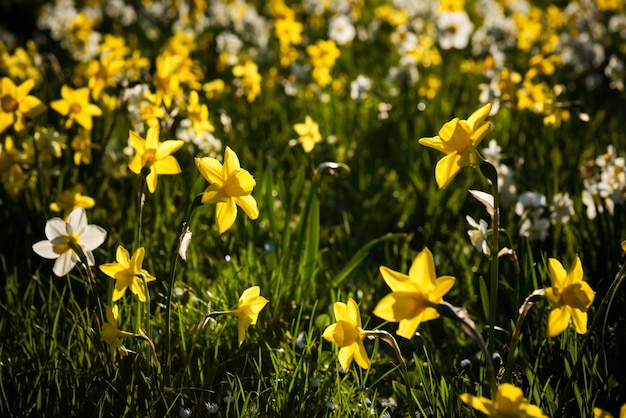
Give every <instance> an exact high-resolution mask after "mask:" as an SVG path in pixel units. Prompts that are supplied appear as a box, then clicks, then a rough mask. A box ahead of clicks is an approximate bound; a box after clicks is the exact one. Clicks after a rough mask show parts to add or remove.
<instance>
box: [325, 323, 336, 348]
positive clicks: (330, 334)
mask: <svg viewBox="0 0 626 418" xmlns="http://www.w3.org/2000/svg"><path fill="white" fill-rule="evenodd" d="M335 328H337V324H331V325H329V326H327V327H326V329H325V330H324V333H323V334H322V337H324V339H326V340H327V341H330V342H331V343H333V344H337V343H336V342H335Z"/></svg>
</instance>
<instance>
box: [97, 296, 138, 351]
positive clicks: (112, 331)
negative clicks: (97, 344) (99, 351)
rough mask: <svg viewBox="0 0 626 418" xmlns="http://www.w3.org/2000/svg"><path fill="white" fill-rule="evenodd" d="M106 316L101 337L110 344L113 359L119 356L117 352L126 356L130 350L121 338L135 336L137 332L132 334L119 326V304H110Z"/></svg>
mask: <svg viewBox="0 0 626 418" xmlns="http://www.w3.org/2000/svg"><path fill="white" fill-rule="evenodd" d="M106 316H107V322H105V323H104V324H102V329H101V331H100V338H101V339H102V341H104V342H105V343H107V344H108V345H109V352H110V353H111V359H112V360H113V361H115V358H116V357H117V353H119V354H120V356H121V357H125V356H127V355H128V350H127V349H126V347H124V345H123V344H122V340H121V338H124V337H134V336H135V334H131V333H130V332H126V331H120V330H119V329H118V328H117V324H118V322H117V321H118V318H119V312H118V308H117V305H114V306H113V308H111V307H110V306H107V307H106Z"/></svg>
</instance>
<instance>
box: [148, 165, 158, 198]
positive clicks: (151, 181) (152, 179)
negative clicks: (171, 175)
mask: <svg viewBox="0 0 626 418" xmlns="http://www.w3.org/2000/svg"><path fill="white" fill-rule="evenodd" d="M157 181H158V176H157V172H156V170H150V174H148V175H147V176H146V185H147V186H148V191H149V192H150V193H154V191H155V190H156V187H157Z"/></svg>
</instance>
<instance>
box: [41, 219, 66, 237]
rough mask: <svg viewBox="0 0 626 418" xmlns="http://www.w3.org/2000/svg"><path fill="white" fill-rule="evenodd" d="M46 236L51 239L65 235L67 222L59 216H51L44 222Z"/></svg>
mask: <svg viewBox="0 0 626 418" xmlns="http://www.w3.org/2000/svg"><path fill="white" fill-rule="evenodd" d="M45 233H46V238H48V239H49V240H53V239H55V238H57V237H62V236H65V235H67V224H66V223H65V221H64V220H63V219H61V218H52V219H49V220H48V221H47V222H46V230H45Z"/></svg>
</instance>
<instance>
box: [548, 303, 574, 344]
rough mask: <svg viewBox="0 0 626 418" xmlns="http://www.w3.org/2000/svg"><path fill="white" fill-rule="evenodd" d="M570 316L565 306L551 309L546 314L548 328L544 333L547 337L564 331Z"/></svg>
mask: <svg viewBox="0 0 626 418" xmlns="http://www.w3.org/2000/svg"><path fill="white" fill-rule="evenodd" d="M570 318H571V314H570V312H569V310H568V309H567V307H563V308H555V309H553V310H552V312H550V315H549V316H548V329H547V333H546V335H547V336H548V337H555V336H557V335H559V334H560V333H562V332H563V331H565V328H567V325H568V324H569V320H570Z"/></svg>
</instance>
